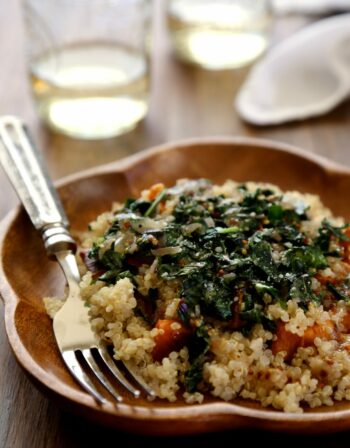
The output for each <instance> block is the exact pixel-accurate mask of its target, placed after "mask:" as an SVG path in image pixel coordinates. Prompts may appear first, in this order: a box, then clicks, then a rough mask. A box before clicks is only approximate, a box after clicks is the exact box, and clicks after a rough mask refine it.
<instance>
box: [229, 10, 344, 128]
mask: <svg viewBox="0 0 350 448" xmlns="http://www.w3.org/2000/svg"><path fill="white" fill-rule="evenodd" d="M348 97H350V13H347V14H340V15H336V16H333V17H330V18H327V19H323V20H320V21H318V22H315V23H313V24H312V25H309V26H307V27H305V28H303V29H302V30H301V31H299V32H297V33H295V34H294V35H292V36H291V37H289V38H287V39H285V40H284V41H282V42H281V43H280V44H278V45H276V46H275V47H274V48H272V49H271V50H270V51H269V52H268V53H267V55H266V56H265V57H264V58H263V59H262V60H261V62H259V63H258V64H257V65H256V66H255V67H254V68H253V69H252V70H251V72H250V73H249V75H248V78H247V79H246V81H245V82H244V84H243V86H242V87H241V90H240V91H239V92H238V95H237V97H236V101H235V105H236V109H237V111H238V113H239V114H240V116H241V117H242V118H243V119H244V120H246V121H248V122H250V123H253V124H257V125H272V124H279V123H283V122H286V121H291V120H301V119H304V118H308V117H312V116H316V115H322V114H324V113H326V112H328V111H330V110H332V109H333V108H334V107H336V106H337V105H338V104H339V103H341V102H342V101H344V100H345V99H346V98H348Z"/></svg>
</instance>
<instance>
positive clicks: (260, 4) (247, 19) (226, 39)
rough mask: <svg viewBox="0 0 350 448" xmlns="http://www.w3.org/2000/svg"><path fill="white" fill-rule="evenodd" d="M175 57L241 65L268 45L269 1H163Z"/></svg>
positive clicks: (207, 63)
mask: <svg viewBox="0 0 350 448" xmlns="http://www.w3.org/2000/svg"><path fill="white" fill-rule="evenodd" d="M167 1H168V28H169V31H170V35H171V38H172V42H173V46H174V49H175V52H176V54H177V56H178V57H179V58H180V59H182V60H184V61H186V62H189V63H192V64H195V65H199V66H201V67H204V68H207V69H212V70H222V69H232V68H239V67H243V66H245V65H247V64H249V63H251V62H252V61H254V60H255V59H256V58H257V57H258V56H260V55H261V54H262V53H263V52H264V50H265V49H266V47H267V45H268V40H269V30H270V24H271V14H270V5H269V0H167Z"/></svg>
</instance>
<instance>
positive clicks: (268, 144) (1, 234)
mask: <svg viewBox="0 0 350 448" xmlns="http://www.w3.org/2000/svg"><path fill="white" fill-rule="evenodd" d="M193 144H196V145H225V144H229V145H243V146H244V145H247V146H249V145H254V146H257V147H262V148H266V149H271V150H274V151H283V152H287V153H292V154H293V155H296V156H298V157H301V158H303V159H306V160H308V161H310V162H313V163H315V164H316V165H318V166H320V167H321V168H323V169H324V170H325V171H326V172H327V173H328V174H332V173H342V174H345V175H348V176H350V169H347V168H344V167H342V166H341V165H339V164H337V163H335V162H333V161H330V160H328V159H327V158H325V157H322V156H319V155H316V154H313V153H308V152H306V151H303V150H301V149H299V148H297V147H294V146H292V145H289V144H285V143H279V142H274V141H270V140H267V139H256V138H250V137H206V138H193V139H186V140H179V141H174V142H171V143H166V144H162V145H159V146H155V147H153V148H151V149H147V150H144V151H141V152H140V153H136V154H134V155H132V156H129V157H126V158H123V159H120V160H117V161H115V162H111V163H108V164H105V165H101V166H98V167H96V168H90V169H87V170H83V171H80V172H78V173H76V174H72V175H69V176H66V177H64V178H62V179H60V180H58V181H57V182H55V186H57V187H63V186H66V185H68V184H70V183H72V182H76V181H79V180H82V179H86V178H89V177H91V176H99V175H102V174H105V173H113V172H123V171H125V170H127V169H128V168H130V167H132V166H133V165H134V164H135V163H142V162H143V161H144V160H147V158H149V157H150V156H152V155H153V154H156V153H157V152H163V151H168V150H171V149H175V148H181V147H187V146H189V145H193ZM20 210H22V207H21V206H20V205H19V206H17V207H15V208H14V209H13V210H11V211H10V212H9V213H8V214H7V215H6V217H5V218H4V219H3V220H2V221H1V223H0V250H1V247H2V243H3V241H4V239H5V237H6V235H7V232H8V231H9V229H10V228H11V225H12V223H13V222H14V220H15V218H16V217H17V216H18V214H19V212H20ZM0 275H1V277H2V283H1V280H0V293H1V296H2V297H3V300H4V303H5V327H6V332H7V335H8V339H9V342H10V346H11V348H12V349H13V351H14V352H17V350H16V349H17V348H18V347H21V349H22V351H21V357H17V355H16V353H15V356H16V358H17V361H18V362H19V364H20V365H21V366H22V367H23V368H24V369H25V371H26V373H28V374H29V375H30V376H31V377H32V378H33V379H34V380H37V381H39V383H42V384H43V385H44V386H45V387H46V388H47V389H48V390H50V391H51V392H52V393H54V394H58V395H59V396H61V397H62V398H64V399H67V400H68V401H72V400H74V401H75V402H76V403H77V404H78V405H81V406H84V407H87V408H90V409H93V410H94V411H98V412H101V413H102V414H105V413H109V414H111V415H115V416H116V417H127V418H132V419H135V420H138V419H141V420H145V419H150V420H153V419H155V420H157V421H158V420H159V421H161V420H168V419H169V418H175V419H176V420H185V419H187V418H189V417H192V418H193V417H195V416H204V415H205V416H214V415H219V414H220V415H224V414H227V415H232V416H237V417H245V418H251V419H254V420H267V421H279V422H286V423H288V422H293V423H295V422H303V423H305V422H306V423H307V422H310V423H316V422H322V421H324V420H327V421H333V422H335V421H340V420H344V419H350V403H349V409H347V410H336V411H334V410H333V411H332V407H330V408H329V411H328V410H327V411H322V412H313V411H308V412H307V413H286V412H281V411H277V410H273V409H269V410H265V409H264V408H248V407H244V406H241V405H239V404H235V403H232V402H225V401H219V400H218V401H217V402H213V403H207V404H200V405H180V406H174V407H152V408H151V409H150V410H149V409H148V408H146V407H144V406H135V405H128V404H120V405H118V408H117V410H116V408H115V407H114V406H113V405H112V404H111V403H108V404H107V405H105V406H104V407H103V408H101V407H99V406H98V405H96V403H95V401H94V400H93V399H92V398H91V397H90V396H89V395H87V394H86V393H84V392H83V391H81V392H80V391H78V390H76V389H73V388H71V387H69V386H68V385H65V384H64V383H62V381H61V380H59V379H58V378H56V377H55V380H54V381H53V379H52V377H50V376H49V375H48V374H47V372H46V371H45V370H44V369H42V368H41V367H40V365H38V364H37V363H36V362H35V361H34V360H33V358H32V357H31V356H30V354H29V352H28V351H27V350H26V348H25V346H24V345H23V344H22V342H21V339H20V337H19V335H18V333H17V331H16V328H15V325H13V318H14V312H15V310H16V305H17V303H16V295H15V294H14V292H13V291H12V288H11V285H10V284H9V282H8V281H7V279H6V277H5V274H4V270H3V265H2V259H1V260H0ZM240 426H243V425H240ZM349 426H350V425H349Z"/></svg>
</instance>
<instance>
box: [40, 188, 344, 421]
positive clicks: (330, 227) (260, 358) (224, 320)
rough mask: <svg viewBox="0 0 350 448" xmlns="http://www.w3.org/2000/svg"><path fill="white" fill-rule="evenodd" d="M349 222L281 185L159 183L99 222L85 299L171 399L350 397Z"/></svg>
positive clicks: (96, 319) (86, 252)
mask: <svg viewBox="0 0 350 448" xmlns="http://www.w3.org/2000/svg"><path fill="white" fill-rule="evenodd" d="M349 230H350V229H349V228H348V226H347V225H344V223H343V221H342V219H339V218H337V219H335V218H334V217H333V216H332V214H331V212H330V210H328V209H327V208H326V207H324V205H323V204H322V203H321V201H320V199H319V198H318V197H317V196H314V195H310V194H300V193H298V192H295V191H288V192H282V191H281V190H280V189H279V188H278V187H276V186H274V185H269V184H257V183H251V182H247V183H245V184H239V183H236V182H233V181H227V182H226V183H225V184H223V185H221V186H217V185H213V184H212V183H211V182H209V181H207V180H196V181H188V180H183V181H179V182H178V183H177V184H176V185H175V186H173V187H171V188H165V187H164V185H162V184H156V185H154V186H153V187H151V188H150V189H149V190H145V191H143V192H142V194H141V197H140V198H138V199H129V200H127V201H126V202H125V203H124V204H115V205H114V207H113V210H112V211H110V212H107V213H104V214H103V215H101V216H99V217H98V218H97V219H96V221H94V222H93V223H91V224H90V226H89V231H88V232H87V233H86V235H84V238H83V241H82V245H81V246H82V249H81V251H80V254H79V255H80V267H81V270H82V274H83V277H82V282H81V291H82V297H83V299H84V300H86V302H87V303H88V304H89V306H90V315H91V323H92V327H93V329H94V331H95V332H96V333H97V334H98V335H99V337H100V338H101V340H103V341H105V342H106V343H108V344H110V345H112V346H113V348H114V356H115V358H116V360H124V361H129V362H130V364H131V365H132V366H133V367H134V368H135V369H136V370H137V371H138V373H139V374H140V375H141V376H142V377H143V378H144V380H145V381H146V382H147V383H148V384H149V385H150V386H151V387H152V388H153V389H154V390H155V392H156V395H157V396H158V397H160V398H163V399H167V400H169V401H175V400H177V399H179V398H181V396H182V397H183V398H184V399H185V401H186V402H187V403H201V402H202V401H203V400H204V398H205V396H206V395H209V394H212V395H213V396H215V397H218V398H221V399H223V400H226V401H230V400H234V399H235V398H236V397H240V398H244V399H247V400H254V401H258V402H260V403H261V404H262V405H263V406H271V407H274V408H276V409H281V410H283V411H285V412H302V411H303V409H305V408H307V407H311V408H314V407H317V406H321V405H327V406H331V405H333V403H334V401H340V400H350V308H349V299H350V293H349V284H350V276H349V272H350V238H349V236H350V231H349ZM348 235H349V236H348ZM50 306H51V307H53V308H52V313H51V314H53V313H54V311H55V309H54V306H55V305H53V304H52V302H51V301H48V308H50Z"/></svg>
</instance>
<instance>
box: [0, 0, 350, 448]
mask: <svg viewBox="0 0 350 448" xmlns="http://www.w3.org/2000/svg"><path fill="white" fill-rule="evenodd" d="M161 2H162V0H158V3H156V11H157V13H156V14H155V21H154V22H155V37H154V44H153V58H152V95H151V106H150V111H149V114H148V116H147V118H146V120H145V122H144V123H142V125H140V126H139V127H138V129H137V130H135V131H134V132H132V133H129V134H128V135H125V136H123V137H120V138H118V139H112V140H108V141H104V142H81V141H73V140H70V139H68V138H65V137H62V136H58V135H54V134H52V133H50V132H48V131H47V130H46V129H45V128H44V127H43V126H42V125H41V124H40V122H39V120H38V118H37V115H36V113H35V110H34V109H33V105H32V102H31V98H30V93H29V89H28V84H27V80H26V69H25V62H24V50H23V40H24V39H23V33H22V26H21V16H20V5H19V0H0V61H1V63H0V64H1V65H0V115H2V114H17V115H20V116H21V117H23V118H24V119H25V120H26V122H27V123H28V124H29V126H30V128H31V130H32V133H33V135H34V138H35V140H36V141H37V142H38V143H39V145H40V146H41V147H42V148H43V151H44V155H45V157H46V159H47V162H48V164H49V169H50V172H51V174H52V175H53V176H54V177H55V178H58V177H62V176H64V175H66V174H68V173H72V172H75V171H78V170H81V169H84V168H88V167H93V166H96V165H100V164H103V163H107V162H110V161H112V160H115V159H118V158H120V157H123V156H125V155H128V154H131V153H133V152H136V151H140V150H142V149H144V148H147V147H150V146H152V145H155V144H159V143H163V142H166V141H170V140H175V139H180V138H185V137H194V136H208V135H212V136H213V135H226V136H235V135H247V136H257V137H264V138H270V139H273V140H280V141H283V142H288V143H292V144H294V145H297V146H299V147H301V148H304V149H306V150H307V151H311V152H315V153H318V154H322V155H324V156H327V157H329V158H331V159H333V160H335V161H337V162H339V163H341V164H344V165H348V166H350V145H349V140H350V103H349V102H348V103H346V104H343V105H342V106H340V107H338V108H337V109H336V110H335V111H333V112H332V113H330V114H328V115H326V116H324V117H321V118H315V119H312V120H307V121H303V122H300V123H292V124H288V125H283V126H278V127H265V128H257V127H253V126H249V125H246V124H244V123H243V122H242V121H241V120H240V119H239V117H238V115H237V113H236V112H235V110H234V109H233V106H232V100H233V98H234V96H235V94H236V92H237V91H238V89H239V87H240V85H241V83H242V81H243V79H244V77H245V76H246V74H247V70H241V71H234V72H217V73H215V72H206V71H203V70H200V69H195V68H191V67H187V66H184V65H182V64H180V63H179V62H177V61H176V60H175V59H174V57H173V55H172V54H171V50H170V47H169V42H168V39H167V35H166V30H165V26H164V19H163V14H162V6H161ZM308 20H309V19H305V18H302V17H288V18H283V19H278V21H276V24H275V27H274V32H273V42H277V41H279V40H281V39H283V38H284V37H286V36H288V35H289V34H291V33H292V32H294V31H295V30H296V29H298V28H300V27H302V26H305V24H306V23H307V22H308ZM349 76H350V73H349ZM0 150H1V149H0ZM0 191H1V195H0V218H2V217H3V216H4V215H5V214H6V212H7V211H8V210H10V209H11V208H12V207H13V206H14V205H15V204H16V203H17V200H16V198H15V195H14V193H13V192H12V189H11V187H10V185H9V183H8V181H7V179H6V178H5V176H4V174H3V173H2V172H1V170H0ZM0 315H3V305H2V302H1V301H0ZM240 436H243V437H244V440H245V441H246V443H247V444H248V446H250V442H252V441H253V438H254V437H255V434H254V433H251V432H247V431H245V432H239V433H237V432H231V433H230V432H229V433H223V434H213V435H205V436H198V437H187V438H181V440H178V439H171V440H170V439H167V440H164V439H163V440H162V439H153V440H152V441H151V442H152V444H153V445H155V446H157V445H159V446H161V445H163V444H166V445H167V446H169V447H172V446H174V447H175V446H177V445H178V444H179V443H180V444H181V445H183V446H191V447H192V446H194V447H197V446H198V447H209V446H212V445H213V444H214V443H220V442H221V443H224V442H225V441H226V440H228V441H230V443H231V444H234V443H236V442H235V440H237V438H238V440H242V439H241V438H240ZM259 438H260V440H261V441H262V442H263V446H265V442H266V444H267V443H268V444H270V445H271V446H273V445H274V444H275V445H277V444H278V445H280V444H283V445H284V446H292V444H293V445H295V444H297V445H299V446H308V447H316V446H317V447H324V446H329V447H341V446H345V445H346V444H347V443H348V441H349V440H350V432H349V433H343V434H335V435H332V436H326V437H322V438H319V437H315V436H313V437H305V436H304V437H300V436H288V437H285V436H283V435H276V434H271V433H267V432H263V433H259ZM107 440H112V443H113V444H115V445H116V446H139V445H140V443H145V442H144V439H142V438H140V437H136V436H132V435H125V434H121V433H118V432H116V431H112V430H106V429H103V428H101V427H98V426H94V425H91V424H87V423H86V422H85V421H83V420H81V419H79V418H77V417H74V416H72V415H69V414H66V413H64V412H62V411H61V410H60V409H59V408H57V407H56V405H55V404H53V403H50V402H49V401H48V400H47V399H46V398H45V397H44V396H42V395H41V394H40V393H39V392H38V391H37V390H36V388H35V387H34V386H33V385H32V384H31V383H30V382H29V381H28V380H27V377H26V376H25V374H24V373H23V371H22V370H21V369H20V367H18V365H17V363H16V361H15V359H14V357H13V355H12V353H11V350H10V347H9V344H8V342H7V338H6V333H5V328H4V323H3V319H2V318H1V319H0V448H17V447H18V448H19V447H21V448H22V447H23V448H52V447H64V448H66V447H75V446H92V445H93V443H94V442H96V443H97V442H98V441H99V442H100V446H102V444H103V443H106V441H107Z"/></svg>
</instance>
